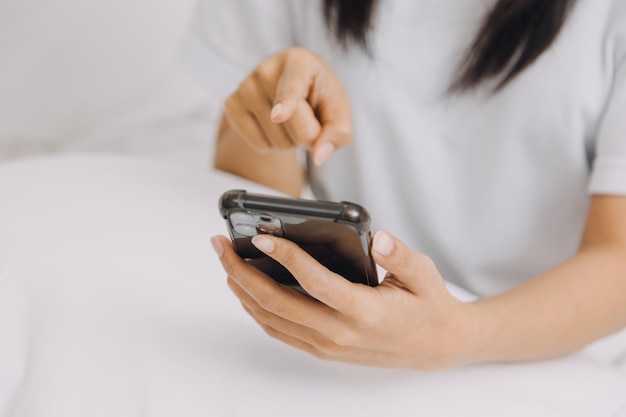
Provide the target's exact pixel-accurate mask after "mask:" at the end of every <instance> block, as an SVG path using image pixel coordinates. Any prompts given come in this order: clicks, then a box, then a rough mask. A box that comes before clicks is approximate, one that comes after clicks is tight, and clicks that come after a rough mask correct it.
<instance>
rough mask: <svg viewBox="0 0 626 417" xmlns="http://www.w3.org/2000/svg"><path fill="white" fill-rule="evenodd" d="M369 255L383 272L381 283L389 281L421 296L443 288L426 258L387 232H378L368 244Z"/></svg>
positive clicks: (435, 269) (431, 263)
mask: <svg viewBox="0 0 626 417" xmlns="http://www.w3.org/2000/svg"><path fill="white" fill-rule="evenodd" d="M372 255H373V257H374V260H375V261H376V263H377V264H378V265H380V266H381V267H382V268H383V269H385V270H386V271H387V276H385V279H393V280H394V281H395V282H396V283H397V285H400V286H402V287H404V288H406V289H407V290H409V291H410V292H412V293H414V294H416V295H420V296H424V295H427V294H430V293H433V291H434V290H435V289H439V287H441V285H443V279H442V278H441V276H440V275H439V272H438V271H437V268H436V267H435V264H434V263H433V261H432V260H431V259H430V258H429V257H428V256H426V255H424V254H422V253H419V252H413V251H411V250H410V249H409V248H408V247H407V246H406V245H405V244H404V243H402V242H401V241H400V240H398V239H397V238H395V237H393V236H391V235H390V234H389V233H387V232H382V231H378V232H376V233H375V234H374V239H373V242H372Z"/></svg>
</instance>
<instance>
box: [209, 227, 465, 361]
mask: <svg viewBox="0 0 626 417" xmlns="http://www.w3.org/2000/svg"><path fill="white" fill-rule="evenodd" d="M212 243H213V246H214V248H215V250H216V252H217V254H218V256H220V259H221V262H222V265H223V266H224V269H225V270H226V272H227V274H228V285H229V286H230V288H231V289H232V291H233V292H234V293H235V295H236V296H237V297H238V298H239V299H240V301H241V303H242V305H243V307H244V308H245V310H246V311H247V312H248V313H249V314H250V315H251V316H252V317H253V318H254V319H255V320H256V321H257V322H258V323H259V324H260V325H261V327H262V328H263V329H264V330H265V331H266V332H267V333H268V334H269V335H270V336H273V337H275V338H277V339H279V340H282V341H283V342H285V343H288V344H290V345H292V346H294V347H296V348H299V349H302V350H304V351H306V352H309V353H311V354H313V355H315V356H317V357H319V358H323V359H329V360H336V361H343V362H349V363H355V364H362V365H371V366H382V367H401V368H411V369H419V370H433V369H441V368H446V367H449V366H453V365H458V364H461V363H466V362H470V361H471V353H472V352H471V351H472V346H474V341H475V339H476V337H477V327H476V322H475V320H474V314H473V309H472V305H471V304H465V303H462V302H460V301H458V300H457V299H456V298H454V297H453V296H452V295H450V293H449V292H448V291H447V289H446V286H445V283H444V281H443V279H442V278H441V276H440V275H439V273H438V272H437V269H436V268H435V266H434V265H433V263H432V261H431V260H430V259H429V258H427V257H426V256H424V255H422V254H420V253H416V252H412V251H410V250H409V249H408V248H407V247H406V246H405V245H404V244H403V243H401V242H400V241H398V240H397V239H395V238H393V237H391V236H390V235H389V234H387V233H384V232H378V233H376V235H375V236H374V242H373V256H374V259H375V261H376V262H377V263H378V264H379V265H380V266H381V267H383V268H384V269H386V270H387V271H388V273H387V275H386V277H385V279H384V281H383V282H382V283H381V284H380V285H379V286H378V287H374V288H372V287H368V286H365V285H362V284H354V283H351V282H349V281H347V280H346V279H344V278H342V277H340V276H338V275H337V274H335V273H333V272H330V271H329V270H328V269H326V268H325V267H324V266H322V265H321V264H319V263H318V262H317V261H315V260H314V259H313V258H311V257H310V256H309V255H308V254H307V253H306V252H304V251H303V250H301V249H300V248H299V247H298V246H297V245H295V244H294V243H292V242H290V241H288V240H285V239H281V238H276V237H272V236H266V235H259V236H257V237H255V238H254V239H253V243H254V244H255V245H256V246H257V247H258V248H259V249H260V250H262V251H263V252H265V253H266V254H268V255H269V256H271V257H272V258H274V259H275V260H277V261H278V262H280V263H281V264H283V265H284V266H285V267H286V268H287V269H288V270H289V271H290V272H291V273H292V274H293V275H294V276H295V277H296V279H297V280H298V282H299V283H300V285H301V286H302V287H303V288H304V289H305V290H306V291H307V292H308V293H309V294H310V295H311V296H312V297H313V298H311V297H309V296H307V295H304V294H302V293H300V292H298V291H296V290H293V289H290V288H287V287H284V286H282V285H280V284H278V283H276V282H275V281H274V280H272V279H271V278H269V277H268V276H266V275H265V274H263V273H262V272H260V271H259V270H257V269H255V268H254V267H252V266H251V265H248V264H247V263H246V262H244V261H243V260H242V259H241V258H240V257H239V256H238V255H237V254H236V253H235V252H234V251H233V249H232V245H231V244H230V241H229V240H228V239H227V238H225V237H221V236H218V237H214V238H213V239H212Z"/></svg>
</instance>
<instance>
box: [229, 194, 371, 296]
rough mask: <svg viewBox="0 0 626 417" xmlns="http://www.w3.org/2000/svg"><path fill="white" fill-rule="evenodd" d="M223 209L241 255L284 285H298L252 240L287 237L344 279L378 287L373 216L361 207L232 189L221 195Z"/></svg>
mask: <svg viewBox="0 0 626 417" xmlns="http://www.w3.org/2000/svg"><path fill="white" fill-rule="evenodd" d="M219 211H220V214H221V215H222V217H223V218H224V220H225V221H226V225H227V228H228V232H229V234H230V237H231V240H232V241H233V245H234V248H235V251H236V252H237V253H238V254H239V256H241V257H242V258H243V259H244V260H245V261H246V262H248V263H250V264H252V265H254V266H255V267H256V268H258V269H260V270H261V271H263V272H264V273H265V274H267V275H268V276H270V277H272V278H273V279H274V280H276V281H278V282H280V283H281V284H284V285H289V286H294V287H299V285H298V282H297V281H296V279H295V278H294V277H293V275H292V274H291V273H290V272H289V271H288V270H287V269H286V268H285V267H283V266H282V265H281V264H280V263H278V262H276V261H274V260H273V259H272V258H270V257H269V256H267V255H265V254H264V253H263V252H261V251H259V250H258V249H257V248H256V247H255V246H254V245H253V244H252V238H253V237H254V236H256V235H258V234H268V235H273V236H279V237H282V238H285V239H289V240H291V241H292V242H294V243H296V244H297V245H298V246H300V247H301V248H302V249H303V250H305V251H306V252H308V253H309V254H310V255H311V256H312V257H313V258H315V259H316V260H317V261H318V262H320V263H321V264H323V265H325V266H326V267H327V268H328V269H329V270H331V271H333V272H336V273H337V274H339V275H341V276H343V277H344V278H346V279H348V280H350V281H352V282H355V283H360V284H365V285H369V286H372V287H373V286H376V285H378V276H377V272H376V264H375V263H374V260H373V259H372V256H371V252H370V249H371V243H372V236H371V232H370V216H369V214H368V213H367V211H366V210H365V209H364V208H363V207H361V206H360V205H358V204H354V203H349V202H345V201H342V202H330V201H317V200H305V199H299V198H289V197H276V196H271V195H265V194H252V193H248V192H247V191H245V190H230V191H226V192H225V193H224V194H222V196H221V197H220V200H219Z"/></svg>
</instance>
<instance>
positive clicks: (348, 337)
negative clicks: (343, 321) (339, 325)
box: [329, 328, 359, 353]
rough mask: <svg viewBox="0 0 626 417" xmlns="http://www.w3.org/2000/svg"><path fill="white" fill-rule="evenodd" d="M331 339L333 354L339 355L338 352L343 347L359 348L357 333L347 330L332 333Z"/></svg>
mask: <svg viewBox="0 0 626 417" xmlns="http://www.w3.org/2000/svg"><path fill="white" fill-rule="evenodd" d="M329 338H330V341H331V342H332V343H331V344H330V345H331V346H332V347H331V349H333V353H337V350H338V349H340V348H342V347H352V346H357V345H358V341H359V338H358V335H357V333H356V332H354V331H352V330H351V329H345V328H343V329H340V330H335V331H333V332H331V334H329Z"/></svg>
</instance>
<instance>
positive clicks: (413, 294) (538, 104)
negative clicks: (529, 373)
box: [204, 0, 626, 369]
mask: <svg viewBox="0 0 626 417" xmlns="http://www.w3.org/2000/svg"><path fill="white" fill-rule="evenodd" d="M209 6H210V7H208V9H210V10H211V12H212V14H211V16H212V17H213V19H215V20H214V21H212V22H207V21H206V20H205V22H204V23H205V24H206V25H207V26H210V27H212V29H211V30H212V31H213V32H214V34H213V35H211V33H208V34H207V35H206V36H205V41H206V43H207V44H208V45H209V47H210V48H211V49H212V50H213V51H214V53H215V56H217V57H221V60H222V62H226V63H228V65H230V68H232V69H233V71H232V74H239V75H240V74H241V73H240V72H239V73H238V72H237V69H238V70H239V71H241V70H242V69H244V70H246V71H248V69H249V68H251V60H253V59H255V60H257V61H258V62H260V64H258V66H256V68H254V69H253V70H251V71H249V74H248V75H247V76H245V77H244V76H241V79H242V80H243V82H241V84H240V85H239V87H237V88H236V91H235V93H234V94H232V95H231V96H230V97H229V98H228V100H227V101H226V104H225V115H224V119H223V123H222V125H221V128H220V130H219V134H218V140H217V148H216V149H217V151H216V166H217V167H218V168H221V169H224V170H227V171H230V172H234V173H237V174H239V175H242V176H244V177H247V178H251V179H254V180H256V181H259V182H261V183H263V184H266V185H269V186H271V187H274V188H276V189H278V190H280V191H283V192H286V193H290V194H293V195H297V194H299V192H300V190H301V188H302V187H303V185H304V184H305V182H306V181H307V179H308V180H309V181H310V183H311V187H312V189H313V191H314V192H315V193H316V195H317V196H318V197H321V198H325V199H333V200H350V201H354V202H357V203H360V204H363V205H364V206H365V207H367V208H368V209H369V211H370V212H371V214H372V218H373V220H374V225H375V226H376V227H380V228H383V229H385V230H388V231H390V232H391V233H393V235H392V234H391V233H388V232H377V233H376V234H375V236H374V241H373V256H374V258H375V260H376V262H377V263H378V264H379V265H380V266H381V267H382V268H384V269H385V270H387V271H388V274H387V276H386V277H385V279H384V281H383V282H382V284H381V285H379V286H378V287H376V288H369V287H365V286H359V285H354V284H351V283H348V282H346V281H345V280H343V279H342V278H341V277H338V276H336V275H334V274H332V273H330V272H328V271H327V270H325V269H324V268H323V267H321V266H320V265H319V264H317V263H316V262H315V261H313V260H311V259H310V258H309V257H308V256H306V254H304V253H303V252H302V251H301V250H299V248H297V247H295V246H294V245H292V244H290V242H287V241H284V240H281V239H277V238H272V237H267V236H259V237H256V238H255V239H254V243H255V245H256V246H257V247H258V248H259V249H261V250H263V251H264V252H266V253H267V254H268V255H270V256H272V257H273V258H275V259H276V260H278V261H279V262H281V263H283V264H284V265H285V266H286V267H287V268H288V269H290V270H291V271H292V273H293V274H294V275H295V276H296V277H297V279H298V280H299V282H300V284H301V285H302V286H303V287H304V288H305V289H306V290H307V291H308V292H309V293H310V294H311V295H312V296H313V297H314V298H315V299H317V300H319V301H316V300H314V299H312V298H307V297H305V296H304V295H302V294H299V293H295V292H292V291H290V290H289V289H287V288H283V287H281V286H279V285H277V284H275V283H274V282H273V281H272V280H270V279H269V278H267V277H266V276H263V275H262V274H260V273H259V272H258V271H256V270H254V269H252V268H250V267H249V266H247V265H246V264H245V263H243V262H242V261H241V260H240V259H239V258H238V257H237V256H236V255H235V254H234V252H233V250H232V248H231V246H230V244H229V242H228V240H227V239H226V238H224V237H215V238H213V239H212V242H213V244H214V247H215V249H216V252H217V253H218V255H220V258H221V260H222V263H223V265H224V267H225V270H226V271H227V273H228V282H229V285H230V287H231V288H232V290H233V291H234V293H235V294H236V295H237V296H238V297H239V299H240V300H241V302H242V304H243V306H244V308H245V309H246V310H247V311H248V312H249V313H250V314H251V315H252V316H253V317H254V318H255V319H256V320H257V322H259V324H260V325H261V326H262V327H263V328H264V329H265V330H266V331H267V332H268V333H269V334H270V335H272V336H274V337H276V338H278V339H280V340H282V341H284V342H286V343H288V344H291V345H293V346H295V347H297V348H300V349H302V350H305V351H307V352H310V353H312V354H314V355H316V356H318V357H321V358H327V359H333V360H340V361H345V362H350V363H358V364H365V365H375V366H389V367H406V368H412V369H440V368H445V367H450V366H455V365H460V364H467V363H475V362H485V361H523V360H536V359H541V358H547V357H553V356H558V355H563V354H566V353H568V352H571V351H573V350H576V349H578V348H580V347H582V346H585V345H586V344H588V343H590V342H592V341H594V340H596V339H598V338H600V337H602V336H605V335H607V334H610V333H612V332H615V331H617V330H619V329H621V328H623V327H624V326H626V256H625V255H626V122H625V121H624V118H623V117H622V116H621V115H622V114H623V112H624V111H625V110H626V64H625V62H626V2H623V1H621V0H620V1H611V0H601V1H597V0H595V1H591V0H579V1H574V0H558V1H552V2H546V1H541V0H499V1H497V2H495V3H494V2H491V1H484V0H471V1H466V2H454V3H452V2H430V1H401V0H381V1H379V2H376V1H363V2H351V1H342V0H327V1H325V2H323V4H319V3H317V2H310V1H309V2H306V1H301V2H298V1H274V2H266V1H252V0H248V1H245V0H240V1H238V2H232V3H230V2H229V3H228V4H220V2H212V3H211V4H210V5H209ZM217 34H219V35H221V38H220V37H218V36H216V35H217ZM294 46H297V48H289V47H294ZM262 57H265V58H262ZM231 82H232V81H231ZM227 84H228V82H227ZM302 148H308V149H310V154H311V158H310V161H309V162H310V163H309V164H308V165H307V166H308V169H307V171H308V172H307V174H308V175H305V171H304V170H303V169H302V168H301V164H300V161H301V160H302V158H299V157H298V149H302ZM444 278H445V279H446V280H449V281H451V282H453V283H456V284H458V285H460V286H462V287H464V288H466V289H468V290H470V291H472V292H474V293H476V294H478V295H480V296H481V299H479V300H478V301H475V302H472V303H462V302H460V301H458V300H457V299H456V298H454V297H452V296H451V295H450V293H449V292H448V291H447V289H446V287H445V285H444V281H443V279H444Z"/></svg>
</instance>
